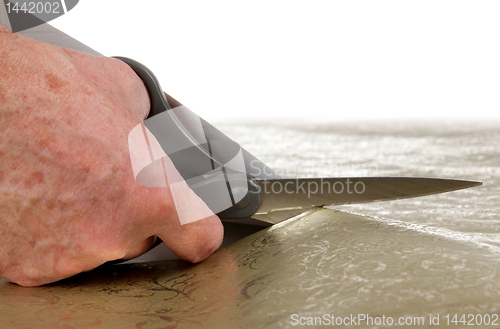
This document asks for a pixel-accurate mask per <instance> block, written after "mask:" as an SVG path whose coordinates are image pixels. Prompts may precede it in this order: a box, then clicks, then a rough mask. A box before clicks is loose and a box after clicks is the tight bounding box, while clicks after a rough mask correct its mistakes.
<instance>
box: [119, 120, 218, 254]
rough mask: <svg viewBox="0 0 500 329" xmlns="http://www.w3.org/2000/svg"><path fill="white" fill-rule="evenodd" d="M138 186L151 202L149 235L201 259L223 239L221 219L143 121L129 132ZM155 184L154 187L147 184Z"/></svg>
mask: <svg viewBox="0 0 500 329" xmlns="http://www.w3.org/2000/svg"><path fill="white" fill-rule="evenodd" d="M129 147H130V154H131V159H132V167H133V171H134V175H135V177H136V182H137V183H138V184H137V188H138V189H141V188H142V191H143V192H144V193H140V194H142V196H143V197H144V198H146V199H147V200H145V201H146V202H147V203H148V204H149V205H150V208H149V211H148V212H147V217H148V218H147V219H146V221H147V222H148V225H147V227H148V236H152V235H156V236H158V237H160V238H161V239H162V240H163V241H164V243H165V244H166V245H167V247H169V248H170V249H171V250H172V251H173V252H174V253H175V254H176V255H177V256H178V257H179V258H181V259H184V260H187V261H190V262H199V261H201V260H203V259H205V258H206V257H208V256H209V255H210V254H212V253H213V252H214V251H215V250H217V249H218V248H219V247H220V245H221V243H222V239H223V226H222V224H221V222H220V219H219V218H218V217H217V216H216V215H215V214H214V213H213V212H212V211H211V210H210V209H209V208H208V206H207V205H206V204H205V202H203V200H201V199H200V198H199V197H198V196H197V195H196V194H195V193H194V192H193V191H192V190H191V189H190V188H189V186H188V185H187V184H186V182H185V181H184V179H183V178H182V176H181V175H180V174H179V172H178V171H177V169H176V168H175V166H174V164H173V163H172V161H171V160H170V158H169V157H168V156H167V155H166V154H165V153H164V152H163V150H162V148H161V146H160V145H159V143H158V141H157V140H156V138H155V137H154V136H153V135H152V134H151V133H150V132H149V131H148V130H147V129H146V128H145V127H144V125H140V126H139V127H137V128H134V130H133V131H132V132H131V134H130V135H129ZM147 187H153V188H147Z"/></svg>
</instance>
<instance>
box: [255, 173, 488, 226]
mask: <svg viewBox="0 0 500 329" xmlns="http://www.w3.org/2000/svg"><path fill="white" fill-rule="evenodd" d="M257 182H258V183H259V185H260V186H261V189H262V195H263V201H262V204H261V206H260V208H259V210H258V211H257V213H256V214H255V215H254V216H252V218H255V219H258V220H262V221H265V222H268V223H273V224H275V223H278V222H280V221H283V220H286V219H288V218H290V217H291V216H294V215H296V214H300V213H302V212H304V211H306V210H308V209H311V208H314V207H318V206H329V205H345V204H353V203H366V202H378V201H390V200H398V199H406V198H414V197H419V196H426V195H432V194H437V193H444V192H450V191H455V190H460V189H464V188H468V187H473V186H478V185H482V183H481V182H474V181H465V180H453V179H438V178H417V177H345V178H288V179H287V178H284V179H272V180H257Z"/></svg>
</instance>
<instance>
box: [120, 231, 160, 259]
mask: <svg viewBox="0 0 500 329" xmlns="http://www.w3.org/2000/svg"><path fill="white" fill-rule="evenodd" d="M156 240H157V237H156V236H155V235H153V236H150V237H149V238H147V239H146V240H144V241H143V242H142V243H139V244H136V245H134V246H131V247H129V249H128V251H127V253H126V254H125V256H123V258H122V259H124V260H127V259H132V258H136V257H139V256H140V255H142V254H144V253H146V252H148V251H149V250H150V249H151V247H153V246H154V245H155V243H156Z"/></svg>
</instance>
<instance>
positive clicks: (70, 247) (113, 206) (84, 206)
mask: <svg viewBox="0 0 500 329" xmlns="http://www.w3.org/2000/svg"><path fill="white" fill-rule="evenodd" d="M0 100H1V102H0V277H3V278H5V279H7V280H10V281H12V282H15V283H18V284H20V285H26V286H35V285H42V284H45V283H49V282H54V281H57V280H60V279H63V278H66V277H69V276H72V275H74V274H77V273H79V272H82V271H88V270H91V269H93V268H95V267H97V266H99V265H100V264H102V263H104V262H106V261H109V260H113V259H120V258H133V257H136V256H138V255H140V254H141V253H143V252H145V251H146V250H148V249H149V247H150V246H151V245H152V244H153V243H154V236H159V237H161V238H162V240H164V241H165V242H166V243H167V245H168V246H169V247H170V248H171V249H172V250H173V251H174V252H175V253H176V254H177V255H178V256H179V257H181V258H183V259H186V260H188V261H192V262H198V261H201V260H203V259H204V258H206V257H207V256H208V255H210V254H211V253H212V252H213V251H214V250H216V249H217V248H218V247H219V245H220V243H221V242H222V234H223V232H222V225H221V223H220V221H219V219H218V218H217V216H215V215H213V216H211V217H208V218H205V219H203V220H199V221H197V222H193V223H190V224H186V225H180V224H179V220H178V217H177V212H176V210H175V207H174V204H173V199H172V196H171V194H170V190H169V189H168V188H146V187H142V186H140V185H138V184H137V183H136V182H135V180H134V176H133V173H132V167H131V163H130V157H129V153H128V145H127V137H128V133H129V132H130V131H131V130H132V128H133V127H135V126H136V125H137V124H139V123H140V122H142V120H143V119H144V118H145V117H146V116H147V113H148V111H149V106H150V103H149V97H148V94H147V91H146V89H145V87H144V85H143V83H142V81H141V80H140V79H139V78H138V77H137V76H136V75H135V73H134V72H133V71H132V70H131V69H130V68H129V67H128V66H127V65H126V64H125V63H123V62H121V61H118V60H115V59H111V58H106V57H94V56H91V55H88V54H84V53H79V52H76V51H71V50H67V49H63V48H59V47H55V46H51V45H46V44H43V43H39V42H36V41H34V40H30V39H27V38H24V37H22V36H20V35H17V34H13V33H11V32H10V31H9V30H8V29H6V28H5V27H3V26H1V25H0ZM195 201H196V202H194V203H195V204H193V205H192V207H193V208H195V209H198V207H199V208H200V209H201V208H202V206H205V205H204V204H202V201H201V200H195Z"/></svg>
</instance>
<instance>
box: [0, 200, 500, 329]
mask: <svg viewBox="0 0 500 329" xmlns="http://www.w3.org/2000/svg"><path fill="white" fill-rule="evenodd" d="M499 269H500V262H499V257H498V255H497V250H495V249H494V248H493V247H491V246H482V245H479V244H477V243H473V242H471V241H467V238H466V237H464V238H463V239H461V240H460V239H458V240H457V239H456V238H454V239H451V238H449V237H447V235H446V232H445V231H442V230H441V231H440V230H437V229H436V230H432V229H427V228H425V227H420V226H415V225H411V224H405V223H401V222H396V221H384V220H380V219H376V218H370V217H365V216H359V215H354V214H350V213H347V212H341V211H335V210H329V209H321V210H317V211H312V212H310V213H308V214H306V215H302V216H299V217H297V218H294V219H291V220H289V221H286V222H283V223H281V224H278V225H275V226H272V227H270V228H267V229H265V230H263V231H260V232H257V233H255V234H253V235H250V236H248V237H246V238H244V239H242V240H240V241H238V242H236V243H234V244H232V245H230V246H228V247H225V248H222V249H220V250H219V251H217V252H216V253H215V254H214V255H212V256H211V257H209V258H208V259H207V260H205V261H203V262H201V263H200V264H197V265H190V264H188V263H185V262H183V261H179V260H178V261H160V262H151V263H143V264H131V265H115V266H106V267H101V268H98V269H96V270H94V271H92V272H89V273H84V274H80V275H78V276H76V277H73V278H70V279H67V280H64V281H61V282H58V283H54V284H51V285H47V286H43V287H37V288H23V287H19V286H17V285H15V284H11V283H7V282H5V281H1V282H0V321H1V322H0V323H2V327H5V328H291V327H294V326H292V323H291V316H292V314H298V315H299V316H302V317H308V316H311V317H321V316H323V315H324V314H334V315H335V316H349V315H350V314H359V313H364V314H369V315H371V316H382V315H384V316H392V317H399V316H411V317H417V316H419V317H420V316H421V317H424V318H425V321H426V322H425V324H426V325H423V326H419V328H430V327H432V328H438V327H446V328H449V326H446V323H445V321H444V320H443V316H445V315H446V314H455V313H459V314H462V313H474V314H478V313H480V314H490V315H492V314H497V313H498V311H499V307H500V277H499V275H498V271H499ZM430 314H431V315H434V316H435V315H438V314H440V316H441V322H440V325H439V326H431V325H430V324H429V315H430ZM353 327H354V326H353ZM355 327H356V328H364V327H373V326H369V325H363V324H359V325H357V326H355ZM379 327H384V326H379ZM388 327H390V326H388ZM455 327H456V326H455ZM481 327H482V326H475V328H481ZM483 327H484V326H483ZM487 327H488V328H491V327H492V326H487Z"/></svg>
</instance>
